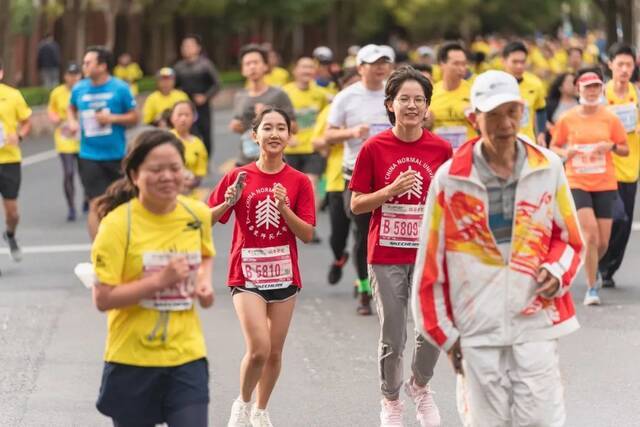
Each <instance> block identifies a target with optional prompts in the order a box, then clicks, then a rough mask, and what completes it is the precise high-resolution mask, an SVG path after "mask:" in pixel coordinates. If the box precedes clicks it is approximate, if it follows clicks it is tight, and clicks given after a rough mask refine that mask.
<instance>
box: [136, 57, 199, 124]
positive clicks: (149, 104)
mask: <svg viewBox="0 0 640 427" xmlns="http://www.w3.org/2000/svg"><path fill="white" fill-rule="evenodd" d="M156 77H157V79H156V84H157V87H158V89H157V90H155V91H153V92H152V93H151V94H150V95H149V96H148V97H147V99H146V100H145V101H144V106H143V107H142V121H143V122H144V123H146V124H151V125H154V126H158V127H168V126H167V124H166V123H164V122H163V120H162V115H163V113H164V112H165V111H166V110H171V109H172V108H173V106H174V105H175V103H176V102H178V101H188V100H189V97H188V96H187V94H186V93H184V92H183V91H181V90H179V89H176V88H175V87H176V73H175V71H173V68H169V67H163V68H161V69H160V71H158V74H157V75H156Z"/></svg>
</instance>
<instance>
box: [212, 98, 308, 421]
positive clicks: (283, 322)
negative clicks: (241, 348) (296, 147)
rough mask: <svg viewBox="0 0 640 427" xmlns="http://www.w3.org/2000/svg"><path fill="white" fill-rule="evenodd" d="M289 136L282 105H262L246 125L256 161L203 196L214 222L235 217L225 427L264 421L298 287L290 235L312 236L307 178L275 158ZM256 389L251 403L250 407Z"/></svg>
mask: <svg viewBox="0 0 640 427" xmlns="http://www.w3.org/2000/svg"><path fill="white" fill-rule="evenodd" d="M290 136H291V120H290V118H289V117H288V116H287V114H286V113H285V112H284V111H282V110H280V109H277V108H270V107H267V108H266V109H265V110H263V111H262V112H261V113H260V114H259V115H258V117H257V118H256V120H255V122H254V125H253V138H254V139H255V141H256V142H257V144H258V145H259V146H260V156H259V158H258V160H257V161H256V162H254V163H250V164H248V165H246V166H242V167H239V168H236V169H234V170H233V171H231V172H229V173H228V174H227V175H225V176H224V178H223V179H222V180H221V181H220V183H219V184H218V186H217V187H216V188H215V190H214V191H213V193H212V194H211V196H210V198H209V206H210V207H211V208H212V217H213V221H212V222H213V223H214V224H215V223H216V222H221V223H226V222H227V221H228V220H229V218H230V217H231V213H232V212H234V213H235V215H236V221H235V225H234V228H233V241H232V244H231V254H230V260H229V276H228V285H229V287H230V288H231V294H232V295H233V305H234V307H235V309H236V313H237V315H238V319H239V320H240V325H241V327H242V331H243V334H244V338H245V342H246V346H247V350H246V353H245V356H244V358H243V360H242V364H241V368H240V396H239V397H238V398H237V399H236V400H235V402H234V403H233V406H232V409H231V417H230V420H229V425H230V426H245V425H261V426H262V425H264V426H270V425H271V422H270V421H269V415H268V413H267V411H266V407H267V402H268V400H269V396H270V395H271V392H272V391H273V388H274V386H275V383H276V381H277V379H278V375H279V373H280V365H281V355H282V348H283V346H284V341H285V338H286V336H287V331H288V329H289V323H290V321H291V316H292V314H293V308H294V305H295V300H296V298H295V297H296V295H297V293H298V292H299V290H300V288H301V286H302V282H301V279H300V271H299V269H298V251H297V247H296V238H298V239H300V240H302V241H303V242H305V243H307V242H309V241H311V239H312V237H313V232H314V226H315V221H316V218H315V202H314V194H313V190H312V187H311V182H310V181H309V178H307V177H306V175H304V174H303V173H301V172H298V171H296V170H295V169H293V168H292V167H290V166H288V165H287V164H286V163H285V162H284V160H283V152H284V149H285V147H286V146H287V141H288V140H289V137H290ZM256 387H257V389H258V392H257V404H256V405H255V406H254V408H253V410H251V396H252V394H253V390H254V389H255V388H256ZM250 423H251V424H250Z"/></svg>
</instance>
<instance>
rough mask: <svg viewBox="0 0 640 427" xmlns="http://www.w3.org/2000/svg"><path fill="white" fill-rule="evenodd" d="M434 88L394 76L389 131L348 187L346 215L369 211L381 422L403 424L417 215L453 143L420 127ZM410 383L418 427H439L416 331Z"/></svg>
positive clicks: (365, 152)
mask: <svg viewBox="0 0 640 427" xmlns="http://www.w3.org/2000/svg"><path fill="white" fill-rule="evenodd" d="M432 92H433V88H432V86H431V83H430V82H429V80H427V78H426V77H424V76H423V75H422V74H421V73H420V72H419V71H417V70H415V69H414V68H412V67H409V66H406V67H400V68H399V69H397V70H396V71H394V72H393V73H392V74H391V76H390V77H389V79H388V80H387V84H386V86H385V106H386V107H387V111H388V115H389V121H390V122H391V123H392V124H393V128H391V129H388V130H385V131H383V132H381V133H379V134H377V135H375V136H373V137H371V138H369V139H368V140H367V141H366V142H365V143H364V145H363V146H362V148H361V149H360V153H359V154H358V158H357V160H356V165H355V168H354V169H353V175H352V177H351V182H350V183H349V188H350V189H351V191H353V196H352V197H351V210H352V211H353V213H354V214H356V215H360V214H363V213H365V212H371V221H370V223H369V237H368V245H369V247H368V256H367V263H368V264H369V276H370V277H371V285H372V288H373V299H374V301H375V302H376V307H377V310H378V317H379V319H380V341H379V347H378V357H379V373H380V390H381V391H382V395H383V399H382V401H381V407H382V408H381V411H380V423H381V425H383V426H396V425H398V426H399V425H402V418H403V410H404V405H403V403H402V401H401V400H400V390H401V388H402V383H403V360H402V353H403V352H404V348H405V341H406V340H407V329H408V328H407V320H408V319H407V313H408V303H409V296H410V295H411V290H410V289H411V282H412V279H413V270H414V263H415V260H416V252H417V248H418V245H419V240H420V224H421V223H422V212H423V209H424V204H425V201H426V199H427V192H428V190H429V185H430V183H431V179H432V178H433V175H434V174H435V172H436V171H437V170H438V168H439V167H440V166H441V165H442V164H443V163H444V162H446V161H447V160H448V159H449V158H451V156H452V148H451V145H450V144H449V143H448V142H447V141H445V140H443V139H441V138H440V137H438V136H437V135H434V134H432V133H431V132H429V131H428V130H426V129H423V127H422V125H423V120H424V117H425V115H426V114H427V111H428V109H429V103H430V102H431V94H432ZM413 341H414V344H415V349H414V352H413V363H412V365H411V371H412V372H411V374H412V375H411V378H410V379H409V380H408V381H407V382H406V383H405V391H406V393H407V394H408V396H409V397H410V398H411V399H412V400H413V401H414V403H415V404H416V418H417V420H418V421H419V423H420V425H421V426H430V427H431V426H437V425H440V413H439V411H438V407H437V406H436V404H435V402H434V401H433V396H432V393H431V389H430V387H429V381H430V380H431V377H432V376H433V369H434V367H435V365H436V361H437V360H438V354H439V353H440V350H439V349H438V348H436V347H434V346H433V345H431V344H430V343H429V342H427V341H426V340H425V339H424V337H423V336H421V335H420V334H418V333H417V332H415V333H414V339H413Z"/></svg>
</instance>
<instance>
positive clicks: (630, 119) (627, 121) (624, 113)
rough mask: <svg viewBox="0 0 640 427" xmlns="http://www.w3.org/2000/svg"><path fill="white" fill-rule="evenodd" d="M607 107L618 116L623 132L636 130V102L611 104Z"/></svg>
mask: <svg viewBox="0 0 640 427" xmlns="http://www.w3.org/2000/svg"><path fill="white" fill-rule="evenodd" d="M609 109H610V110H611V112H612V113H614V114H615V115H616V116H618V118H619V119H620V121H621V122H622V125H623V126H624V131H625V132H627V133H630V132H635V131H636V129H637V128H638V108H637V107H636V104H624V105H612V106H610V107H609Z"/></svg>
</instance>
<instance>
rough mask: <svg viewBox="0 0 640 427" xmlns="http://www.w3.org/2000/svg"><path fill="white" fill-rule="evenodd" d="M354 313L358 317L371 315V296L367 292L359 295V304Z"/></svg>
mask: <svg viewBox="0 0 640 427" xmlns="http://www.w3.org/2000/svg"><path fill="white" fill-rule="evenodd" d="M356 313H358V314H359V315H360V316H371V315H372V314H373V310H371V295H369V294H368V293H367V292H361V293H360V304H358V308H356Z"/></svg>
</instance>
